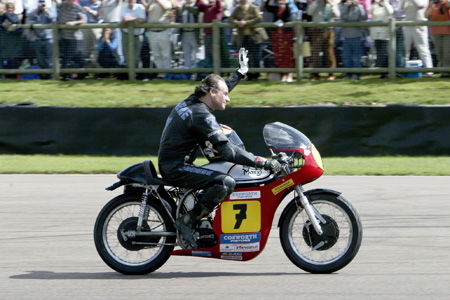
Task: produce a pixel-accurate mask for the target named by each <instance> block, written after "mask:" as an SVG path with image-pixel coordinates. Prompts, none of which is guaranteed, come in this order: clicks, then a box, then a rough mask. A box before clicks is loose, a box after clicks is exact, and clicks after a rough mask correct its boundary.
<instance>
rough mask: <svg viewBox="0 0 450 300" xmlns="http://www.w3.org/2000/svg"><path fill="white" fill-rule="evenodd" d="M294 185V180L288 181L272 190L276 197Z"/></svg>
mask: <svg viewBox="0 0 450 300" xmlns="http://www.w3.org/2000/svg"><path fill="white" fill-rule="evenodd" d="M293 185H294V180H292V179H289V180H288V181H285V182H283V183H282V184H280V185H279V186H276V187H274V188H273V189H272V193H273V194H274V195H277V194H279V193H281V192H282V191H284V190H285V189H287V188H289V187H291V186H293Z"/></svg>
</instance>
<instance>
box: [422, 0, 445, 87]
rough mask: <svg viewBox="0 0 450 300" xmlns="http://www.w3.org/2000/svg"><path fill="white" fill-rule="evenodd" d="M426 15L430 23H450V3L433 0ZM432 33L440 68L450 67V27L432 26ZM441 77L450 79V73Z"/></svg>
mask: <svg viewBox="0 0 450 300" xmlns="http://www.w3.org/2000/svg"><path fill="white" fill-rule="evenodd" d="M425 14H426V16H427V17H428V19H429V20H430V21H449V20H450V1H449V0H431V1H430V4H429V5H428V9H427V11H426V13H425ZM430 31H431V39H432V41H433V44H434V48H435V49H436V55H437V59H438V61H439V66H440V67H450V26H430ZM441 77H444V78H450V73H442V75H441Z"/></svg>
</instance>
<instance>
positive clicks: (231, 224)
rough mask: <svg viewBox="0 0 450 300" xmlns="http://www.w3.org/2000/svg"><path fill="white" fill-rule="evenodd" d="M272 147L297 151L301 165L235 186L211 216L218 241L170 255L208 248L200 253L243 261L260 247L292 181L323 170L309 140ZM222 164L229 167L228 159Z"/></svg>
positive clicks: (308, 178)
mask: <svg viewBox="0 0 450 300" xmlns="http://www.w3.org/2000/svg"><path fill="white" fill-rule="evenodd" d="M276 150H277V151H287V152H298V153H300V154H301V155H302V156H303V158H304V164H303V166H302V167H301V168H299V169H298V170H297V171H295V172H293V173H291V174H289V175H286V176H284V177H282V178H280V179H278V180H275V181H272V182H270V181H269V180H267V179H266V180H262V183H264V184H261V185H259V186H253V187H239V186H238V188H236V189H235V191H234V192H233V193H232V194H231V195H230V197H228V198H227V199H225V200H224V201H223V202H222V203H221V205H220V206H219V208H218V209H217V211H216V214H215V216H214V220H213V230H214V232H215V234H216V235H217V237H218V240H219V242H218V244H217V245H215V246H214V247H212V248H204V249H185V250H176V251H174V252H172V255H186V256H199V255H198V253H197V252H195V251H208V256H202V257H209V258H218V259H229V260H242V261H246V260H250V259H253V258H255V257H256V256H258V255H259V253H261V252H262V251H263V250H264V247H265V246H266V243H267V240H268V238H269V234H270V229H271V228H272V222H273V218H274V215H275V212H276V210H277V207H278V206H279V204H280V203H281V202H282V201H283V199H284V197H285V196H286V195H287V194H289V193H290V192H291V191H292V190H293V189H294V187H295V186H296V185H298V184H305V183H308V182H311V181H313V180H315V179H317V178H318V177H320V176H321V175H322V173H323V167H322V163H321V158H320V154H319V153H318V152H317V150H315V147H314V145H312V144H311V145H310V147H309V148H298V149H295V148H291V149H276ZM225 165H226V166H228V167H230V169H231V165H232V164H231V163H230V165H227V164H225ZM230 169H229V170H230ZM254 236H257V238H252V237H254ZM201 253H203V252H201Z"/></svg>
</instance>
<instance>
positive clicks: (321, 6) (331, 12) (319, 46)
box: [306, 0, 339, 80]
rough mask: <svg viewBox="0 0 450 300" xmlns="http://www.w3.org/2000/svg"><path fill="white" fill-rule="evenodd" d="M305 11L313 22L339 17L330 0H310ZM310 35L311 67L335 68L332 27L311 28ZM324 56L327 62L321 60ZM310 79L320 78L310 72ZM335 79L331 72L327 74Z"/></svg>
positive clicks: (331, 78)
mask: <svg viewBox="0 0 450 300" xmlns="http://www.w3.org/2000/svg"><path fill="white" fill-rule="evenodd" d="M306 13H307V14H308V15H310V16H311V17H312V21H313V22H332V21H333V19H334V18H335V17H339V10H338V8H337V6H336V5H334V4H333V3H332V1H331V0H310V1H309V2H308V8H307V10H306ZM310 36H311V38H310V39H311V62H312V67H313V68H322V67H329V68H336V55H335V53H334V30H333V28H329V27H328V28H311V30H310ZM321 54H322V55H323V56H321ZM325 57H326V59H327V61H328V63H327V64H325V62H324V61H323V60H324V58H325ZM310 79H311V80H318V79H320V75H319V73H311V76H310ZM335 79H336V78H335V77H334V75H333V73H329V74H328V80H335Z"/></svg>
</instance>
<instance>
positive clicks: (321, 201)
mask: <svg viewBox="0 0 450 300" xmlns="http://www.w3.org/2000/svg"><path fill="white" fill-rule="evenodd" d="M308 199H309V201H310V203H311V204H312V205H313V206H314V207H315V208H316V209H317V210H318V211H319V213H320V214H321V215H322V217H323V218H324V220H325V224H324V223H320V225H321V227H322V230H323V234H322V235H318V234H317V233H316V231H315V230H314V227H313V226H312V224H311V222H310V221H309V218H308V216H307V214H306V211H305V210H304V209H301V208H298V207H297V206H296V205H291V206H290V207H289V208H288V211H287V212H286V214H285V218H284V219H283V220H282V221H281V226H280V240H281V245H282V247H283V250H284V252H285V253H286V255H287V257H288V258H289V259H290V260H291V261H292V262H293V263H294V264H295V265H296V266H298V267H299V268H301V269H303V270H305V271H307V272H311V273H332V272H335V271H337V270H339V269H341V268H343V267H344V266H346V265H347V264H348V263H350V262H351V261H352V260H353V258H354V257H355V256H356V254H357V253H358V250H359V247H360V245H361V240H362V225H361V221H360V219H359V216H358V214H357V212H356V211H355V209H354V208H353V207H352V206H351V204H350V203H349V202H348V201H347V200H345V199H344V198H343V197H341V196H336V195H333V194H328V193H321V194H314V195H311V196H309V197H308Z"/></svg>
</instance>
